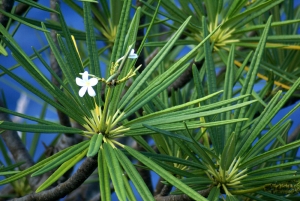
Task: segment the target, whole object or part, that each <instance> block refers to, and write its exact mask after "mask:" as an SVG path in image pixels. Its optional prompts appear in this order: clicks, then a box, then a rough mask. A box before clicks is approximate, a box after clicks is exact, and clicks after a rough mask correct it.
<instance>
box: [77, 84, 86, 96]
mask: <svg viewBox="0 0 300 201" xmlns="http://www.w3.org/2000/svg"><path fill="white" fill-rule="evenodd" d="M87 89H88V87H86V86H83V87H81V89H80V90H79V96H80V97H83V96H84V94H85V92H86V90H87Z"/></svg>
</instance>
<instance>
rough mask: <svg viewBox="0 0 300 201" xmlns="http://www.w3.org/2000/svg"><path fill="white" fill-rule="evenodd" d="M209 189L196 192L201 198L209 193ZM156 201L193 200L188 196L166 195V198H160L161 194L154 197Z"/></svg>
mask: <svg viewBox="0 0 300 201" xmlns="http://www.w3.org/2000/svg"><path fill="white" fill-rule="evenodd" d="M210 190H211V189H210V188H208V189H205V190H202V191H198V193H199V194H200V195H202V196H203V197H207V196H208V195H209V192H210ZM155 200H156V201H193V200H194V199H192V198H190V197H189V196H187V195H185V194H182V195H168V196H162V195H161V194H159V195H157V196H155Z"/></svg>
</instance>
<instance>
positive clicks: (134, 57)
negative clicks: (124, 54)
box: [128, 49, 138, 59]
mask: <svg viewBox="0 0 300 201" xmlns="http://www.w3.org/2000/svg"><path fill="white" fill-rule="evenodd" d="M128 58H129V59H136V58H138V55H137V54H135V53H134V49H131V51H130V53H129V56H128Z"/></svg>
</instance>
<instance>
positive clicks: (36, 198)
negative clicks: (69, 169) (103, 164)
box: [13, 156, 97, 201]
mask: <svg viewBox="0 0 300 201" xmlns="http://www.w3.org/2000/svg"><path fill="white" fill-rule="evenodd" d="M96 168H97V156H95V157H94V158H86V159H85V161H84V162H83V163H82V164H81V166H80V167H79V168H78V170H77V171H76V172H75V174H74V175H72V176H71V177H70V178H69V179H68V180H67V181H65V182H64V183H61V184H59V185H58V186H56V187H55V188H52V189H50V190H46V191H43V192H40V193H32V194H29V195H26V196H24V197H21V198H16V199H13V201H53V200H57V199H59V198H63V197H65V196H66V195H67V194H69V193H70V192H72V191H73V190H75V189H77V188H78V187H79V186H80V185H81V184H82V183H83V182H84V181H85V180H86V179H87V178H88V177H89V176H90V175H91V174H92V173H93V171H94V170H95V169H96Z"/></svg>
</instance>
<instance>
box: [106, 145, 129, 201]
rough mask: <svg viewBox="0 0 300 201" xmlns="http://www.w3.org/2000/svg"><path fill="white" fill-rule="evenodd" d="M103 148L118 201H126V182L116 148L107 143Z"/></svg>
mask: <svg viewBox="0 0 300 201" xmlns="http://www.w3.org/2000/svg"><path fill="white" fill-rule="evenodd" d="M102 146H103V151H104V157H105V160H106V162H107V167H108V170H109V174H110V177H111V180H112V183H113V185H114V188H115V192H116V194H117V196H118V199H119V200H121V201H126V191H125V189H124V182H123V178H122V174H123V171H122V169H121V167H120V164H119V161H118V159H117V156H116V153H115V151H114V149H115V148H112V147H111V145H110V144H107V143H104V144H103V145H102Z"/></svg>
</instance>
